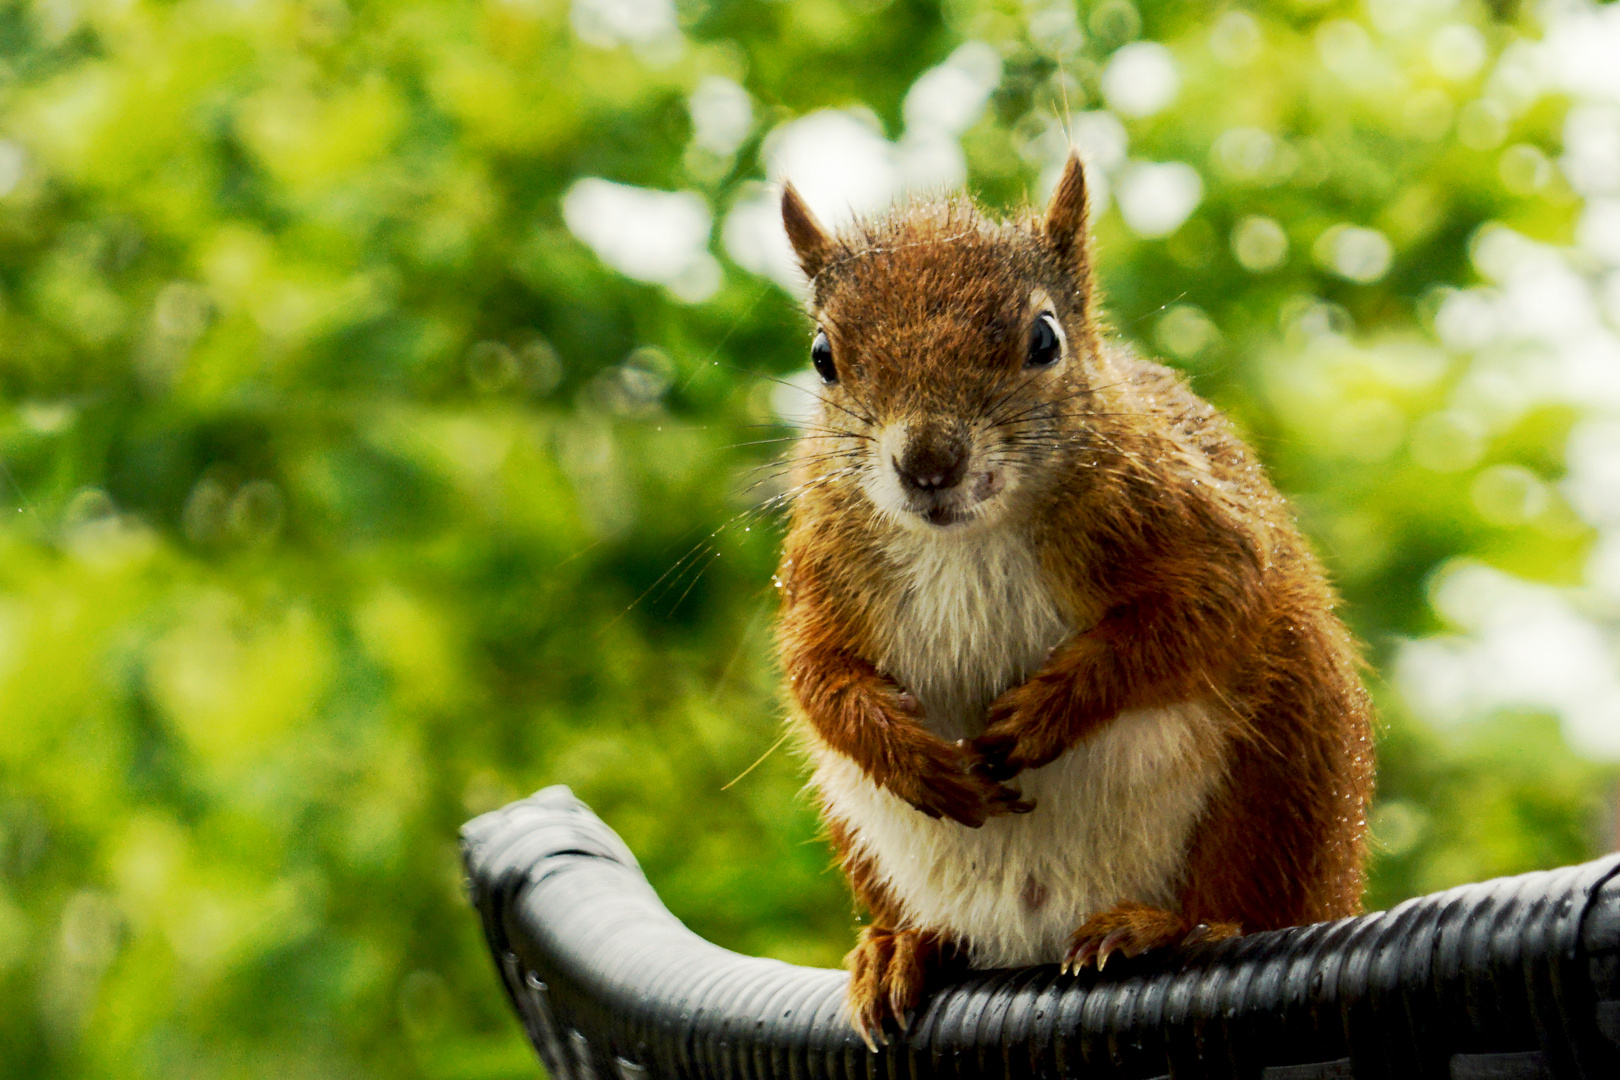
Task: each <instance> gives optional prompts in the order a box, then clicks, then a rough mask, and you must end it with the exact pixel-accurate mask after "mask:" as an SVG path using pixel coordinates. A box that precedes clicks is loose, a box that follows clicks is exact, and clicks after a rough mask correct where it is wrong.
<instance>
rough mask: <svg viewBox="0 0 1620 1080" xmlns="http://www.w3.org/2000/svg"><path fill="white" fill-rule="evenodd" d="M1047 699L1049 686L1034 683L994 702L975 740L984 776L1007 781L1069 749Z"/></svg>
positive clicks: (975, 747) (1050, 760)
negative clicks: (1053, 718)
mask: <svg viewBox="0 0 1620 1080" xmlns="http://www.w3.org/2000/svg"><path fill="white" fill-rule="evenodd" d="M1046 698H1047V693H1046V687H1045V685H1044V684H1042V683H1040V682H1035V681H1031V682H1027V683H1024V684H1023V685H1021V686H1015V687H1013V688H1012V689H1011V690H1008V691H1007V692H1006V693H1005V694H1002V695H1001V696H1000V697H998V698H997V699H996V700H995V701H992V702H991V703H990V708H989V709H988V710H986V714H985V728H984V731H983V732H982V733H981V734H980V735H979V737H978V738H976V739H974V740H973V752H974V753H975V754H977V755H978V757H979V765H978V771H979V773H980V774H981V775H983V776H985V777H986V778H987V779H990V780H996V781H1002V780H1007V779H1010V778H1011V777H1014V776H1017V775H1018V774H1019V773H1021V772H1023V771H1024V770H1025V769H1037V768H1040V767H1041V766H1042V765H1046V764H1048V763H1050V762H1052V761H1055V760H1056V759H1057V757H1058V755H1059V754H1061V753H1063V751H1064V750H1066V749H1068V747H1067V746H1066V745H1065V743H1064V741H1063V739H1062V737H1061V733H1060V732H1059V730H1058V729H1057V726H1056V725H1055V724H1053V723H1052V722H1051V719H1050V718H1051V708H1050V705H1049V703H1048V702H1047V701H1046Z"/></svg>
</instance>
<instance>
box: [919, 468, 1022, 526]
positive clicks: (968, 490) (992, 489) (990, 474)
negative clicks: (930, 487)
mask: <svg viewBox="0 0 1620 1080" xmlns="http://www.w3.org/2000/svg"><path fill="white" fill-rule="evenodd" d="M1006 485H1007V480H1006V477H1005V476H1004V475H1003V474H1002V472H1001V470H999V469H989V470H986V471H984V472H978V473H974V474H972V475H969V476H967V477H965V478H964V480H963V482H962V483H960V484H958V485H956V486H954V487H951V488H949V489H946V490H944V491H932V492H914V493H912V497H911V498H912V505H911V507H910V509H911V511H912V512H913V513H914V514H916V515H917V516H918V517H920V518H922V519H923V520H924V521H926V522H928V524H930V525H932V526H934V527H935V528H939V529H945V528H949V527H951V526H952V525H962V524H966V523H967V522H969V521H972V520H974V519H975V518H978V517H980V516H981V514H980V511H979V507H980V506H981V505H982V504H983V503H985V502H987V501H988V500H990V499H993V498H995V497H996V496H997V495H998V494H1000V493H1001V489H1002V488H1004V487H1006Z"/></svg>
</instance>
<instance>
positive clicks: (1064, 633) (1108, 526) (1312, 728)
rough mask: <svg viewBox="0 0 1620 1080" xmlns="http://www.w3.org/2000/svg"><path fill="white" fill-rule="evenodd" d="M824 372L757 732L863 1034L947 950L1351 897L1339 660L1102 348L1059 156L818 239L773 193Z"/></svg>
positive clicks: (1148, 398)
mask: <svg viewBox="0 0 1620 1080" xmlns="http://www.w3.org/2000/svg"><path fill="white" fill-rule="evenodd" d="M781 209H782V217H783V223H784V225H785V227H786V231H787V235H788V238H789V240H790V242H791V244H792V247H793V250H794V253H795V255H796V256H797V259H798V262H799V265H800V267H801V269H802V270H803V272H804V273H805V275H806V276H807V277H808V279H809V282H810V289H811V295H810V298H809V303H808V307H809V313H810V316H811V318H812V319H813V320H814V323H815V329H814V332H813V337H812V341H811V345H810V360H811V363H812V365H813V366H814V369H815V371H816V373H817V374H818V375H819V376H820V379H821V382H822V384H823V386H822V389H821V393H820V398H821V404H820V410H819V414H818V416H817V418H816V419H814V420H813V421H812V422H810V423H808V424H807V425H806V426H805V427H804V429H803V431H802V432H801V434H800V436H799V439H798V441H797V444H796V447H795V449H794V451H793V453H792V461H793V470H794V479H793V487H792V490H791V508H790V512H789V518H788V528H787V533H786V536H785V539H784V542H783V552H782V558H781V563H780V567H779V570H778V572H777V576H776V579H775V580H776V585H777V588H778V590H779V593H780V597H781V607H780V614H779V616H778V621H777V651H778V654H779V658H780V662H781V666H782V669H783V675H784V678H785V682H786V687H787V691H786V696H787V698H788V711H789V720H790V723H791V724H793V725H794V726H795V727H796V728H797V729H798V730H799V731H800V732H801V733H802V736H803V742H804V743H805V745H806V748H807V752H808V756H809V757H810V760H811V763H812V765H813V770H814V771H813V779H812V782H811V783H812V787H813V788H814V790H815V792H816V793H817V798H818V800H819V804H820V810H821V815H822V820H823V824H824V826H825V829H826V832H827V834H828V836H829V839H830V841H831V843H832V845H833V847H834V849H835V852H836V855H837V858H838V861H839V863H840V865H841V867H842V869H843V871H844V873H845V874H846V875H847V876H848V879H849V881H850V884H851V887H852V890H853V892H854V893H855V896H856V899H857V900H858V901H859V903H860V904H861V905H863V906H864V907H865V908H866V909H867V910H868V911H869V913H870V916H871V921H870V924H869V925H867V926H866V927H865V928H864V929H862V931H861V932H860V935H859V941H858V943H857V945H856V947H855V949H854V950H853V951H852V952H851V953H850V954H849V956H848V958H847V960H846V966H848V967H849V969H850V972H851V975H850V982H849V989H848V992H847V1007H848V1010H849V1013H850V1018H851V1020H852V1022H853V1023H854V1025H855V1027H856V1029H857V1030H858V1032H859V1033H860V1034H861V1036H862V1037H863V1038H864V1039H865V1041H866V1042H867V1044H868V1045H869V1046H875V1044H876V1042H877V1041H881V1040H885V1039H886V1038H887V1035H886V1033H885V1031H886V1028H887V1027H888V1026H889V1025H894V1026H897V1027H898V1028H899V1029H900V1030H901V1031H902V1032H903V1031H905V1030H906V1029H907V1026H908V1025H909V1024H910V1023H911V1022H912V1020H913V1017H914V1014H915V1011H916V1010H917V1009H918V1008H919V1006H920V1005H921V1003H922V1002H923V1000H924V998H925V996H926V994H927V992H928V991H929V990H930V989H931V988H932V985H933V983H934V981H935V980H936V979H937V977H938V975H939V974H940V973H941V972H943V971H944V970H946V969H947V967H949V966H950V965H953V964H954V965H956V966H958V967H963V966H965V967H969V968H991V967H1010V966H1027V965H1034V964H1050V963H1058V964H1061V965H1062V966H1063V969H1064V970H1065V971H1078V970H1080V969H1084V968H1087V967H1091V966H1095V967H1096V968H1097V969H1101V968H1102V967H1103V966H1104V965H1105V964H1107V963H1108V961H1109V959H1110V958H1111V957H1113V956H1116V955H1121V956H1124V957H1136V956H1139V955H1141V954H1143V953H1145V952H1148V951H1149V950H1158V949H1164V948H1167V947H1174V946H1178V945H1190V944H1194V943H1197V942H1201V941H1210V940H1216V939H1220V938H1225V937H1229V936H1233V935H1236V934H1240V933H1245V932H1251V931H1257V930H1269V929H1275V928H1279V927H1284V926H1291V925H1296V924H1299V923H1305V922H1314V921H1320V920H1326V919H1332V918H1338V917H1342V916H1347V915H1352V914H1355V913H1356V912H1357V911H1359V909H1360V897H1361V890H1362V885H1363V872H1362V860H1363V855H1364V849H1365V831H1366V824H1365V821H1366V807H1367V801H1368V798H1369V795H1370V791H1371V786H1372V750H1371V732H1370V728H1371V708H1370V704H1369V701H1368V697H1367V694H1366V691H1365V690H1364V688H1363V687H1362V685H1361V681H1360V677H1359V676H1360V673H1359V666H1360V660H1359V656H1358V651H1357V646H1356V645H1355V643H1354V641H1353V640H1352V638H1351V636H1350V634H1349V633H1348V631H1347V630H1346V628H1345V627H1344V625H1343V624H1342V623H1341V621H1340V620H1339V618H1338V617H1337V615H1336V614H1335V612H1334V607H1335V603H1336V597H1335V594H1334V592H1333V590H1332V588H1331V586H1330V585H1329V584H1328V581H1327V579H1326V576H1325V573H1324V571H1323V569H1322V567H1321V565H1320V564H1319V563H1318V561H1317V559H1316V557H1315V556H1314V555H1313V554H1312V552H1311V550H1310V548H1309V546H1308V545H1307V543H1306V541H1305V540H1304V539H1303V538H1302V537H1301V535H1300V533H1299V531H1298V529H1297V527H1296V526H1295V524H1294V522H1293V519H1292V516H1291V513H1290V511H1289V509H1288V507H1287V506H1286V504H1285V503H1284V501H1283V499H1282V497H1281V496H1280V495H1279V494H1278V493H1277V491H1276V490H1275V489H1274V488H1273V487H1272V485H1271V483H1270V482H1269V480H1268V479H1267V478H1266V477H1265V475H1264V474H1263V472H1262V470H1261V468H1260V465H1259V464H1258V463H1257V462H1256V460H1255V457H1254V455H1253V453H1252V452H1251V451H1250V450H1249V449H1248V448H1247V447H1246V446H1245V445H1244V444H1243V443H1242V442H1241V441H1240V440H1239V439H1238V438H1237V436H1236V435H1234V434H1233V432H1232V430H1231V427H1230V426H1229V424H1228V422H1227V421H1226V419H1225V418H1224V417H1223V416H1222V415H1221V414H1220V413H1218V412H1217V411H1216V410H1215V409H1214V408H1213V407H1212V406H1210V405H1209V404H1207V403H1206V402H1204V401H1203V400H1201V399H1200V398H1198V397H1197V396H1195V395H1194V394H1193V392H1192V391H1191V390H1190V389H1189V388H1188V386H1187V384H1186V383H1185V382H1184V381H1183V380H1182V379H1181V378H1180V377H1178V376H1177V375H1176V374H1174V373H1173V372H1172V371H1170V370H1169V369H1167V368H1165V367H1163V366H1161V365H1159V364H1156V363H1152V362H1150V361H1148V360H1144V359H1140V358H1138V357H1137V356H1135V355H1134V354H1133V353H1132V352H1131V351H1129V350H1128V349H1126V348H1124V347H1122V346H1120V345H1117V344H1114V343H1112V342H1109V341H1107V340H1105V329H1104V326H1103V324H1102V323H1101V322H1100V320H1099V316H1098V313H1097V293H1098V290H1097V285H1096V282H1095V281H1094V278H1093V266H1092V264H1093V259H1092V249H1091V239H1090V232H1089V228H1088V224H1087V214H1088V209H1087V194H1086V182H1085V172H1084V169H1083V167H1082V165H1081V162H1080V159H1079V157H1078V156H1077V155H1073V154H1071V156H1070V158H1069V160H1068V162H1067V166H1066V168H1065V170H1064V172H1063V175H1062V178H1061V180H1060V181H1059V183H1058V185H1057V188H1056V190H1055V192H1054V194H1053V196H1052V198H1051V202H1050V204H1049V206H1048V208H1047V209H1046V211H1045V214H1044V215H1038V214H1036V213H1033V212H1026V213H1025V214H1024V215H1023V216H1022V217H1021V218H1019V219H1017V220H1013V221H1011V222H1007V223H1002V222H997V221H995V220H992V219H991V218H989V217H988V216H986V215H985V214H984V213H983V212H981V211H980V210H979V209H978V208H977V207H976V206H975V205H974V203H973V202H972V201H971V200H970V199H968V198H967V197H965V196H958V197H956V198H953V199H947V200H944V201H935V202H927V203H914V204H911V205H907V206H902V207H899V208H896V209H893V210H891V211H889V212H888V213H887V214H884V215H881V216H878V217H876V218H873V219H868V220H862V221H859V222H857V223H855V224H854V225H853V226H851V227H850V228H849V229H847V230H844V231H842V232H839V233H837V234H834V233H832V232H829V231H828V230H826V229H825V228H823V226H822V225H821V224H820V223H819V222H818V221H817V219H816V218H815V216H814V215H813V214H812V213H811V211H810V209H809V208H808V207H807V206H806V204H805V203H804V201H803V199H802V198H801V197H800V195H799V194H798V192H797V191H796V190H795V189H794V188H793V186H792V185H791V183H789V184H787V185H785V186H784V189H783V192H782V201H781Z"/></svg>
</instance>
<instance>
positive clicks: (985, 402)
mask: <svg viewBox="0 0 1620 1080" xmlns="http://www.w3.org/2000/svg"><path fill="white" fill-rule="evenodd" d="M782 217H783V221H784V224H785V225H786V228H787V234H788V238H789V240H790V241H791V242H792V244H793V248H794V251H795V252H796V253H797V255H798V259H799V265H800V266H801V267H802V268H803V269H804V272H805V274H806V275H807V276H808V277H809V279H810V285H811V299H810V314H811V317H812V318H813V319H814V320H815V324H816V325H815V330H814V334H813V337H812V339H811V344H810V361H811V363H812V364H813V365H814V367H815V370H816V374H817V375H819V376H820V378H821V381H822V383H823V387H822V394H821V401H822V404H821V415H820V417H819V418H818V419H817V421H815V423H814V425H813V426H812V427H811V428H810V429H808V430H807V432H806V437H805V440H804V442H803V444H802V449H801V454H800V460H801V461H803V462H806V463H808V464H809V470H810V473H811V475H812V476H813V477H814V478H816V479H817V480H819V481H822V482H823V483H822V486H826V485H837V486H838V487H841V488H847V487H848V486H850V485H854V486H858V487H859V489H860V490H861V491H863V492H864V493H865V496H866V498H867V499H869V500H870V501H871V503H872V505H873V506H875V507H876V508H877V509H878V510H879V511H880V512H881V513H882V514H883V515H884V516H885V517H887V518H889V519H891V520H893V521H895V522H896V523H898V524H900V525H902V526H905V527H907V528H911V529H915V530H922V531H932V530H936V529H945V528H951V527H961V526H969V525H972V524H975V523H991V522H995V521H999V520H1002V519H1003V518H1005V517H1006V516H1007V515H1008V514H1009V513H1012V512H1014V511H1015V508H1016V507H1018V506H1020V505H1022V504H1024V503H1026V502H1027V500H1028V499H1030V498H1038V497H1039V493H1040V491H1041V490H1042V489H1044V488H1045V487H1046V486H1048V485H1050V484H1052V483H1055V482H1057V481H1056V478H1057V475H1058V474H1059V473H1061V472H1063V471H1065V470H1064V469H1063V468H1062V463H1063V462H1064V461H1066V460H1067V459H1068V458H1070V457H1072V456H1073V455H1074V454H1077V453H1079V452H1080V450H1081V449H1082V447H1083V444H1084V443H1085V442H1087V441H1088V440H1086V439H1085V438H1084V431H1085V427H1086V422H1085V416H1086V414H1087V412H1088V411H1091V402H1090V397H1091V392H1092V389H1093V387H1094V385H1095V381H1094V375H1095V373H1096V370H1097V360H1098V356H1097V353H1098V340H1099V339H1098V332H1097V329H1096V324H1095V322H1094V320H1093V316H1092V298H1093V287H1092V275H1091V257H1090V244H1089V234H1088V230H1087V224H1086V186H1085V174H1084V172H1083V170H1082V168H1081V165H1080V160H1079V158H1078V157H1070V159H1069V162H1068V166H1067V167H1066V168H1065V170H1064V173H1063V178H1062V180H1060V181H1059V183H1058V186H1057V190H1056V192H1055V193H1054V194H1053V196H1052V201H1051V204H1050V206H1049V207H1048V208H1047V211H1046V213H1045V215H1044V216H1042V217H1039V218H1037V217H1034V216H1030V217H1028V218H1027V219H1026V220H1022V221H1015V222H1011V223H1007V224H1002V223H999V222H995V221H992V220H989V219H988V218H986V217H985V216H984V215H983V214H981V213H980V212H979V211H978V210H977V209H976V208H975V207H974V206H973V205H972V203H971V202H969V201H968V200H966V199H957V200H952V201H949V202H943V203H929V204H923V205H914V206H906V207H901V208H898V209H896V210H893V211H891V212H890V213H888V214H887V215H885V216H882V217H880V218H877V219H874V220H870V221H862V222H858V223H856V224H855V225H854V226H852V227H851V228H850V229H849V230H848V231H846V232H843V233H839V234H833V233H830V232H828V231H827V230H825V229H824V228H823V227H822V226H821V225H820V223H819V222H817V221H816V219H815V217H814V215H812V214H811V212H810V209H809V207H807V206H806V205H805V204H804V201H803V200H802V199H801V198H800V197H799V194H798V192H796V191H795V190H794V189H793V186H792V185H791V184H789V185H787V186H786V187H785V188H784V190H783V192H782Z"/></svg>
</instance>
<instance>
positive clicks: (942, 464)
mask: <svg viewBox="0 0 1620 1080" xmlns="http://www.w3.org/2000/svg"><path fill="white" fill-rule="evenodd" d="M967 465H968V450H967V446H966V444H964V443H963V442H962V441H961V440H959V439H949V438H944V439H920V440H914V441H913V442H911V443H910V444H909V445H908V446H907V447H906V448H905V451H904V452H903V453H902V454H901V455H900V456H899V457H898V458H895V459H894V471H895V472H896V473H898V474H899V476H900V482H901V483H902V484H904V485H905V486H906V487H907V488H910V489H911V490H912V491H918V492H925V493H927V492H935V491H947V490H949V489H951V488H953V487H955V486H956V485H957V484H960V483H961V482H962V477H964V476H966V475H967Z"/></svg>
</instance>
